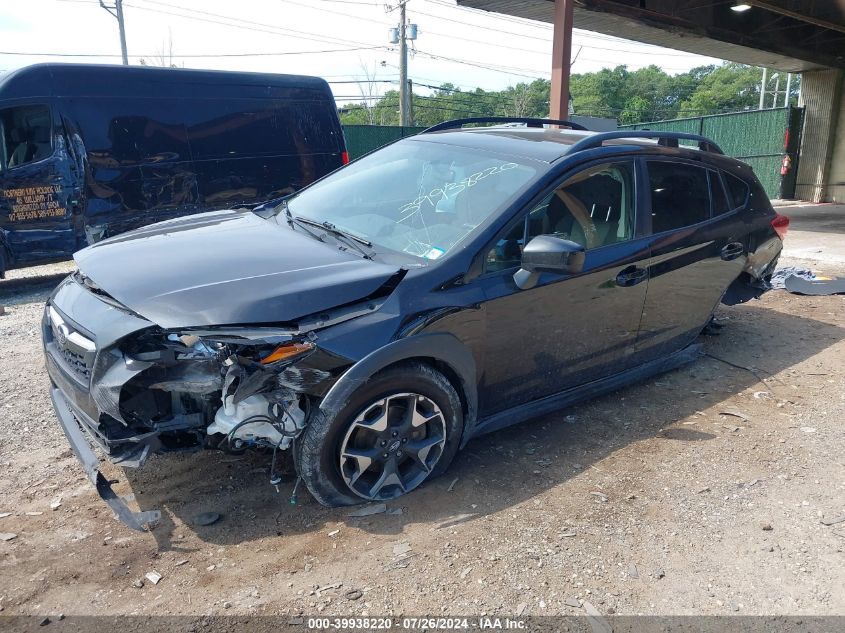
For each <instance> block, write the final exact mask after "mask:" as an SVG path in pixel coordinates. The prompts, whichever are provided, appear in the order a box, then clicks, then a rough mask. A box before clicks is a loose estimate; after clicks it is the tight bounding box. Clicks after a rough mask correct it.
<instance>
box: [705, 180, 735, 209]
mask: <svg viewBox="0 0 845 633" xmlns="http://www.w3.org/2000/svg"><path fill="white" fill-rule="evenodd" d="M707 177H708V178H710V199H711V200H712V201H713V216H714V217H715V216H717V215H722V214H723V213H727V212H728V211H730V210H731V208H732V207H731V205H730V204H728V199H727V197H726V196H725V188H724V187H723V186H722V179H721V178H719V174H718V173H717V172H715V171H708V172H707Z"/></svg>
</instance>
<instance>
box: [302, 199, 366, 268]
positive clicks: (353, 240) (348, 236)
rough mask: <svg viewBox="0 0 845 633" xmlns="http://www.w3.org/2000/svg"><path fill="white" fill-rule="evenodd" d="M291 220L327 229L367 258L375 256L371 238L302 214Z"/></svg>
mask: <svg viewBox="0 0 845 633" xmlns="http://www.w3.org/2000/svg"><path fill="white" fill-rule="evenodd" d="M285 211H286V213H287V214H288V217H289V218H290V212H289V211H287V209H285ZM291 221H293V222H296V223H297V224H299V225H302V224H306V225H308V226H313V227H314V228H318V229H323V230H324V231H327V232H329V233H331V234H332V235H334V236H335V237H336V238H340V239H341V240H342V241H343V243H344V244H347V245H349V246H352V247H353V248H354V249H355V250H357V251H358V252H359V253H361V255H362V256H364V257H365V258H366V259H372V258H373V253H372V248H373V243H372V242H370V241H369V240H367V239H366V238H364V237H361V236H360V235H356V234H355V233H353V232H351V231H346V230H344V229H341V228H339V227H337V226H335V225H334V224H332V223H331V222H328V221H323V222H320V221H318V220H311V219H309V218H303V217H302V216H299V215H297V216H294V217H293V218H292V219H291ZM360 245H364V246H366V247H367V248H369V249H370V250H369V251H366V250H364V249H363V248H361V246H360Z"/></svg>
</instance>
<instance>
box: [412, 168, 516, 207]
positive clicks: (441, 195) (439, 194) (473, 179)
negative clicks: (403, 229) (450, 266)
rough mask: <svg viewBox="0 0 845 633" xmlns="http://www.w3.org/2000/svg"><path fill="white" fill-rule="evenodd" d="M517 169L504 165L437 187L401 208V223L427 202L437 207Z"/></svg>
mask: <svg viewBox="0 0 845 633" xmlns="http://www.w3.org/2000/svg"><path fill="white" fill-rule="evenodd" d="M517 167H519V165H517V164H516V163H503V164H501V165H498V166H496V167H488V168H487V169H484V170H482V171H478V172H475V173H474V174H472V175H470V176H467V177H466V178H464V179H463V180H460V181H458V182H450V183H448V184H445V185H443V186H442V187H435V188H434V189H432V190H431V191H429V192H428V194H426V195H424V196H420V197H419V198H417V199H416V200H414V201H413V202H409V203H408V204H405V205H403V206H401V207H399V214H400V215H401V216H402V218H401V219H400V221H401V220H404V219H405V218H406V217H408V216H410V215H412V214H414V213H417V212H418V211H419V210H420V208H421V207H422V206H423V204H424V203H426V202H427V203H428V204H430V205H431V206H435V205H436V204H437V203H438V202H439V201H440V200H443V199H448V198H454V197H455V196H457V195H458V194H460V193H461V192H462V191H465V190H466V189H469V188H471V187H474V186H475V185H477V184H478V183H479V182H481V181H482V180H484V179H485V178H487V177H489V176H493V175H495V174H501V173H502V172H505V171H508V170H510V169H515V168H517Z"/></svg>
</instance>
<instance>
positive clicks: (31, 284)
mask: <svg viewBox="0 0 845 633" xmlns="http://www.w3.org/2000/svg"><path fill="white" fill-rule="evenodd" d="M65 277H67V273H58V274H50V275H40V276H38V277H20V278H17V279H3V280H0V305H7V306H10V305H21V304H25V303H36V302H38V303H44V302H46V301H47V299H48V297H49V296H50V293H52V292H53V290H54V289H55V288H56V286H58V285H59V283H61V281H62V280H63V279H64V278H65Z"/></svg>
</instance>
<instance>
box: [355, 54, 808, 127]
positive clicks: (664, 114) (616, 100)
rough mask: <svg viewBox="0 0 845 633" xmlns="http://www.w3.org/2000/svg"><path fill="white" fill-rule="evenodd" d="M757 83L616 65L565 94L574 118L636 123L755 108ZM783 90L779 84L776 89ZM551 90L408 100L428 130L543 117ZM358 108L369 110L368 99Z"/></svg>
mask: <svg viewBox="0 0 845 633" xmlns="http://www.w3.org/2000/svg"><path fill="white" fill-rule="evenodd" d="M367 76H368V78H369V77H370V76H369V75H367ZM761 76H762V70H761V69H760V68H756V67H752V66H745V65H742V64H734V63H726V64H722V65H719V66H714V65H710V66H698V67H696V68H693V69H692V70H690V71H689V72H686V73H681V74H679V75H669V74H668V73H666V72H664V71H663V70H662V69H661V68H660V67H658V66H655V65H651V66H647V67H645V68H640V69H639V70H635V71H629V70H628V68H627V67H626V66H624V65H620V66H616V67H615V68H605V69H603V70H600V71H598V72H594V73H581V74H575V75H572V78H571V82H570V91H571V93H572V99H573V105H574V107H575V112H576V114H581V115H592V116H599V117H613V118H617V119H618V120H619V122H620V123H641V122H650V121H657V120H661V119H673V118H677V117H684V116H699V115H702V114H712V113H716V112H725V111H732V110H733V111H735V110H743V109H746V108H756V107H757V104H758V102H759V94H760V93H759V90H760V88H759V84H760V78H761ZM784 85H785V84H784V83H783V79H781V87H782V88H783V87H784ZM550 87H551V86H550V82H549V81H548V80H546V79H536V80H534V81H531V82H522V83H518V84H516V85H515V86H510V87H508V88H506V89H505V90H501V91H485V90H482V89H480V88H476V89H475V90H464V89H461V88H460V87H458V86H455V85H453V84H449V83H445V84H442V85H441V86H440V87H438V88H436V89H434V90H433V91H432V93H431V94H429V95H420V94H414V95H413V104H414V122H415V124H416V125H422V126H429V125H434V124H436V123H439V122H441V121H444V120H447V119H457V118H463V117H474V116H511V117H546V116H548V114H549V93H550ZM770 89H774V84H772V85H771V86H770ZM797 91H798V82H797V81H795V78H793V82H792V86H791V89H790V93H791V95H792V98H793V100H794V99H795V95H797ZM369 94H370V95H372V93H369ZM781 95H782V93H781ZM364 96H366V95H364ZM782 99H783V97H782V96H781V97H780V101H779V103H782ZM364 101H365V102H368V103H369V101H370V99H369V98H366V99H364ZM398 107H399V95H398V93H397V92H396V91H395V90H394V91H388V92H387V93H385V95H384V96H383V97H380V98H376V100H375V101H374V102H373V103H372V105H368V107H366V108H365V107H363V106H362V105H361V104H349V105H347V106H345V108H344V113H343V117H342V121H343V122H344V123H345V124H353V123H356V124H364V123H376V124H378V125H398V122H399V115H398Z"/></svg>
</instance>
